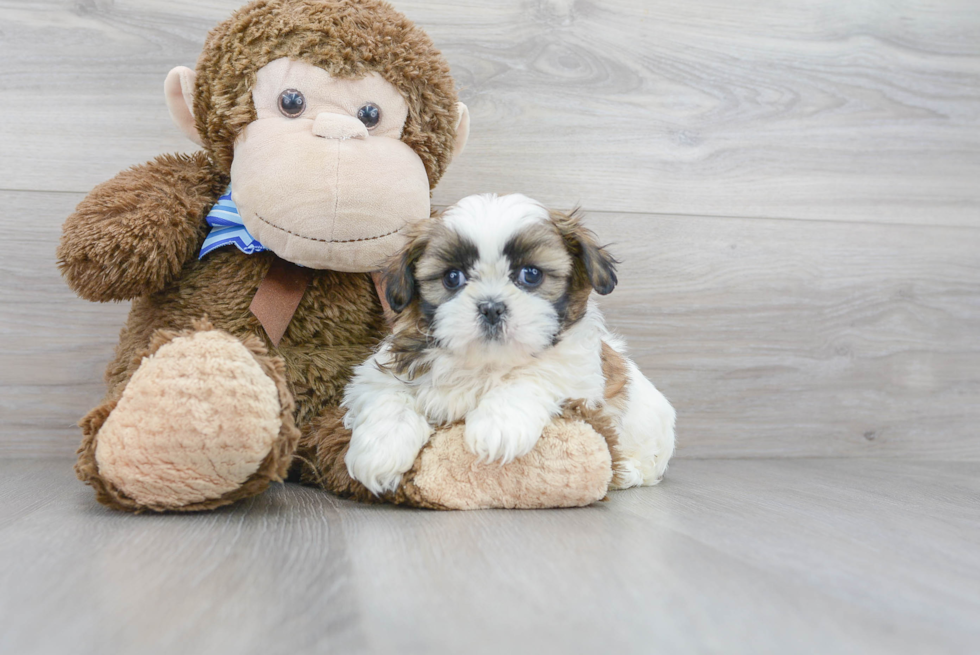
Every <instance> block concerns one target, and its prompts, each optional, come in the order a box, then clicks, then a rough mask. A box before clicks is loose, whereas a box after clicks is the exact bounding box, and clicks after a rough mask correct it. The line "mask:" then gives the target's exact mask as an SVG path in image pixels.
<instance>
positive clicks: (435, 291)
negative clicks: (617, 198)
mask: <svg viewBox="0 0 980 655" xmlns="http://www.w3.org/2000/svg"><path fill="white" fill-rule="evenodd" d="M615 264H616V262H615V260H614V259H613V258H612V257H611V256H609V254H608V253H606V251H605V250H604V249H603V248H601V247H600V246H598V244H597V243H596V241H595V235H594V234H592V233H591V232H590V231H588V230H586V229H585V228H584V227H583V226H582V224H581V222H580V219H579V217H578V215H577V213H576V212H573V213H572V214H571V215H566V214H561V213H558V212H549V211H548V210H547V209H545V208H544V207H542V206H541V205H540V204H538V203H536V202H534V201H533V200H531V199H529V198H527V197H525V196H522V195H516V194H515V195H509V196H503V197H497V196H494V195H481V196H470V197H468V198H464V199H463V200H461V201H460V202H459V203H458V204H457V205H455V206H453V207H451V208H449V209H447V210H446V211H445V212H444V213H443V215H442V216H441V217H437V218H433V219H432V220H431V221H428V222H426V223H424V224H423V225H420V226H419V227H418V228H417V229H416V231H415V233H414V234H412V235H411V236H410V242H409V243H408V245H407V246H406V247H405V249H404V250H403V251H402V253H401V254H400V255H399V256H398V257H397V258H396V259H395V260H394V261H393V263H392V265H391V266H390V267H389V269H388V270H387V272H386V288H387V296H388V302H389V304H390V305H391V307H392V309H393V310H395V311H396V312H398V313H399V318H398V320H397V321H396V323H395V330H394V332H395V337H394V343H393V349H392V350H393V354H394V355H395V359H396V362H397V361H401V362H402V363H404V364H405V366H408V367H410V366H411V365H413V364H418V361H417V359H418V357H420V356H421V353H422V352H424V351H425V350H427V349H431V348H433V347H435V348H442V349H447V350H450V351H453V352H457V353H463V354H466V355H467V356H468V357H478V358H479V357H482V358H485V359H486V360H487V361H488V363H490V362H491V361H500V359H501V358H505V357H508V356H510V357H513V356H520V355H525V356H526V355H534V354H535V353H538V352H540V351H541V350H543V349H545V348H548V347H550V346H552V345H554V344H555V343H557V341H558V340H559V339H560V338H561V334H562V332H564V330H566V329H567V328H568V327H570V326H571V325H573V324H574V323H575V322H576V321H578V320H579V319H580V318H581V317H582V316H583V314H584V313H585V309H586V303H587V301H588V296H589V293H590V292H591V291H592V289H595V290H596V291H598V292H599V293H602V294H605V293H610V292H611V291H612V290H613V288H614V287H615V285H616V281H617V280H616V273H615ZM399 355H401V356H399ZM399 368H404V367H402V366H399Z"/></svg>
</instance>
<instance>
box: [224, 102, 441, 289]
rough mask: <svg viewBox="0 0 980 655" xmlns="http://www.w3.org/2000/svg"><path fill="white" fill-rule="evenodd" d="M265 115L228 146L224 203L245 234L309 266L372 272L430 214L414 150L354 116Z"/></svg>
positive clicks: (426, 188) (425, 184)
mask: <svg viewBox="0 0 980 655" xmlns="http://www.w3.org/2000/svg"><path fill="white" fill-rule="evenodd" d="M310 123H311V121H309V120H289V119H286V118H267V119H262V120H256V121H253V122H252V123H250V124H249V125H248V126H247V127H246V128H245V130H244V131H243V132H242V134H241V135H240V136H239V138H238V140H237V141H236V142H235V157H234V160H233V162H232V166H231V181H232V197H233V200H234V202H235V204H236V205H238V210H239V212H240V213H241V217H242V221H243V222H244V224H245V227H246V228H247V229H248V231H249V232H250V233H251V234H252V235H253V236H254V237H255V238H256V239H258V240H259V241H260V242H261V243H262V244H263V245H264V246H265V247H267V248H268V249H270V250H272V251H273V252H274V253H276V254H277V255H279V256H280V257H282V258H283V259H285V260H287V261H290V262H293V263H295V264H299V265H300V266H307V267H310V268H319V269H331V270H337V271H346V272H368V271H374V270H377V269H378V268H379V267H380V266H381V263H382V262H383V261H384V260H385V259H386V258H387V257H389V256H391V255H392V254H394V253H395V252H397V251H398V249H399V248H400V247H401V246H402V245H403V243H404V237H403V233H404V231H405V229H406V228H407V227H408V226H409V225H410V224H411V223H413V222H415V221H419V220H423V219H426V218H428V217H429V213H430V205H429V180H428V177H427V175H426V172H425V166H424V165H423V164H422V160H421V159H420V158H419V156H418V155H417V154H415V151H414V150H412V149H411V148H410V147H409V146H407V145H405V144H404V143H402V142H401V141H400V140H398V139H395V138H391V137H384V136H370V135H369V133H368V131H367V128H365V127H364V125H363V124H362V123H361V122H360V121H358V120H357V119H356V118H354V117H352V116H345V115H343V114H336V113H321V114H318V115H317V116H316V118H315V119H314V120H313V121H312V129H311V126H310Z"/></svg>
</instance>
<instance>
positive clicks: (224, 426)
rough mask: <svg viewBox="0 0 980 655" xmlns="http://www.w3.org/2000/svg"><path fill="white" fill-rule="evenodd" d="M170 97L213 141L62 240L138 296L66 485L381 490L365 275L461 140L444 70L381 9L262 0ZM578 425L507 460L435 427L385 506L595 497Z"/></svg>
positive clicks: (184, 496) (592, 459)
mask: <svg viewBox="0 0 980 655" xmlns="http://www.w3.org/2000/svg"><path fill="white" fill-rule="evenodd" d="M164 86H165V94H166V100H167V104H168V107H169V109H170V112H171V115H172V117H173V119H174V121H175V123H176V124H177V126H178V127H179V128H180V129H181V130H183V132H184V133H185V134H186V135H187V136H188V137H189V138H190V139H192V140H193V141H195V142H196V143H198V144H199V145H201V146H202V148H203V150H201V151H199V152H197V153H195V154H193V155H190V156H184V155H164V156H161V157H158V158H157V159H155V160H153V161H151V162H149V163H147V164H143V165H140V166H136V167H134V168H132V169H130V170H127V171H125V172H123V173H120V174H119V175H118V176H116V177H115V178H113V179H112V180H109V181H108V182H105V183H103V184H101V185H99V186H98V187H96V188H95V189H94V190H93V191H92V192H91V193H90V194H89V195H88V197H86V198H85V199H84V200H83V201H82V202H81V204H80V205H79V206H78V208H77V209H76V211H75V213H74V214H72V215H71V216H70V217H69V218H68V219H67V221H66V222H65V225H64V233H63V236H62V239H61V243H60V245H59V248H58V258H59V261H58V264H59V267H60V269H61V271H62V274H63V275H64V277H65V279H66V280H67V282H68V284H69V286H70V287H71V288H72V289H73V290H74V291H75V292H76V293H78V294H79V295H80V296H81V297H83V298H85V299H88V300H92V301H98V302H107V301H118V300H131V301H132V308H131V311H130V314H129V318H128V320H127V323H126V326H125V327H124V328H123V330H122V333H121V335H120V340H119V345H118V346H117V348H116V354H115V358H114V359H113V361H112V363H111V364H110V365H109V367H108V370H107V371H106V382H107V387H108V390H107V393H106V397H105V399H104V400H103V402H102V404H100V405H99V406H98V407H96V408H95V409H93V410H92V411H91V412H89V413H88V415H86V416H85V417H84V418H83V419H82V420H81V422H80V425H81V427H82V431H83V435H84V437H83V442H82V445H81V447H80V449H79V458H78V463H77V464H76V467H75V470H76V472H77V474H78V476H79V478H80V479H81V480H83V481H84V482H86V483H87V484H89V485H91V486H92V487H93V488H94V489H95V491H96V496H97V498H98V500H99V502H101V503H104V504H106V505H108V506H110V507H113V508H116V509H122V510H130V511H145V510H155V511H174V510H177V511H190V510H205V509H210V508H214V507H218V506H221V505H225V504H228V503H231V502H234V501H236V500H239V499H241V498H246V497H249V496H252V495H255V494H258V493H261V492H262V491H263V490H265V489H266V488H267V487H268V485H269V483H270V482H271V481H278V480H282V479H283V478H284V477H286V476H287V474H291V477H293V478H294V479H297V480H301V481H303V482H306V483H309V484H316V485H320V486H322V487H323V488H325V489H327V490H329V491H331V492H333V493H336V494H339V495H341V496H345V497H352V498H356V499H359V500H362V501H374V500H379V499H377V498H375V497H374V496H372V495H371V494H370V493H369V492H367V490H365V489H364V488H363V487H362V486H361V485H360V484H358V483H357V482H356V481H354V480H352V479H351V478H350V476H349V475H348V474H347V470H346V468H345V465H344V454H345V452H346V448H347V444H348V441H349V438H350V435H349V433H348V432H347V431H346V430H345V429H344V428H343V421H342V414H341V411H340V410H339V409H338V404H339V402H340V400H341V398H342V396H343V390H344V386H345V384H346V383H347V381H348V379H349V377H350V374H351V370H352V368H353V367H354V366H355V365H357V364H359V363H360V362H362V361H364V360H365V359H366V358H367V357H368V356H369V355H370V354H371V352H372V349H373V348H374V347H375V346H376V345H377V343H378V342H379V341H380V339H381V338H382V337H383V336H384V335H385V334H386V331H387V330H388V324H387V322H386V317H385V308H384V304H383V302H382V300H381V299H380V295H379V288H378V286H377V285H376V283H375V280H376V279H378V278H377V276H372V272H373V271H376V270H378V269H379V268H380V266H381V264H382V262H383V260H384V259H385V258H386V257H388V256H390V255H392V254H393V253H394V252H395V251H397V250H398V248H399V247H400V246H401V245H402V243H403V240H404V237H403V232H404V231H405V228H406V227H407V226H409V225H410V224H411V223H413V222H415V221H419V220H423V219H426V218H427V217H428V216H429V214H430V207H429V199H430V191H431V189H432V187H434V186H435V184H436V183H437V182H438V181H439V178H440V177H441V176H442V174H443V173H444V172H445V170H446V168H447V166H448V165H449V163H450V160H451V159H452V158H453V156H454V155H456V154H458V153H459V152H460V151H461V150H462V149H463V146H464V144H465V142H466V137H467V134H468V129H469V119H468V114H467V111H466V107H465V106H464V105H462V104H461V103H458V102H457V98H456V92H455V89H454V85H453V81H452V79H451V77H450V75H449V66H448V65H447V63H446V62H445V60H444V59H443V57H442V56H441V55H440V53H439V52H438V51H437V50H436V49H435V48H434V47H433V45H432V43H431V41H430V40H429V38H428V37H427V36H426V35H425V34H424V33H423V32H422V31H421V30H420V29H418V28H417V27H415V26H414V25H413V24H412V23H411V22H410V21H409V20H407V19H406V18H405V17H404V16H402V15H401V14H399V13H398V12H396V11H395V10H394V9H392V8H391V7H390V6H389V5H387V4H386V3H384V2H381V1H379V0H356V1H355V0H258V1H256V2H252V3H251V4H249V5H247V6H245V7H243V8H242V9H240V10H239V11H237V12H236V13H235V14H234V15H233V16H232V17H231V18H230V19H228V20H227V21H225V22H224V23H222V24H221V25H219V26H218V27H217V28H216V29H215V30H214V31H212V32H211V34H210V35H209V36H208V38H207V41H206V43H205V45H204V51H203V53H202V54H201V57H200V59H199V60H198V63H197V70H196V72H195V71H192V70H190V69H188V68H183V67H180V68H176V69H174V70H173V71H171V72H170V74H169V75H168V77H167V79H166V82H165V85H164ZM590 418H591V417H590V416H588V411H587V410H585V409H583V408H582V407H580V406H575V405H574V404H573V405H572V406H570V407H569V409H568V410H567V411H566V415H565V416H563V417H560V418H558V419H556V420H555V421H554V423H553V424H552V425H551V426H549V427H548V428H547V430H546V431H545V434H544V435H543V437H542V439H541V441H540V443H539V446H538V447H537V448H536V449H535V450H534V451H533V452H532V453H530V454H529V455H527V456H526V457H524V458H522V459H520V460H518V461H515V462H512V463H511V464H509V465H507V466H504V467H500V466H497V465H480V464H478V463H477V462H476V461H475V460H476V457H475V456H474V455H471V454H470V453H469V452H468V451H466V449H465V447H464V446H463V440H462V429H461V426H450V427H448V428H445V429H442V430H440V431H438V432H437V433H436V435H435V437H434V438H433V440H432V442H431V443H430V445H429V446H427V447H426V448H425V449H424V450H423V452H422V454H421V455H420V456H419V458H418V459H417V460H416V463H415V465H414V466H413V468H412V469H411V470H410V471H408V472H406V474H405V476H404V478H403V482H402V485H401V487H400V488H399V489H398V490H396V491H395V492H394V493H391V494H389V495H387V496H386V497H384V498H382V499H380V500H385V501H388V502H397V503H405V504H410V505H415V506H421V507H433V508H475V507H550V506H572V505H584V504H588V503H590V502H593V501H594V500H597V499H599V498H602V497H603V496H604V495H605V492H606V489H607V487H608V485H609V482H610V479H611V476H612V461H611V456H610V447H609V444H608V443H607V441H606V438H605V437H603V436H602V435H603V434H606V435H607V436H608V434H609V431H608V430H607V429H604V427H603V426H602V425H601V423H600V422H598V421H594V420H593V421H592V423H588V422H587V421H588V420H589V419H590Z"/></svg>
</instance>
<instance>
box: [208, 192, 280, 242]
mask: <svg viewBox="0 0 980 655" xmlns="http://www.w3.org/2000/svg"><path fill="white" fill-rule="evenodd" d="M205 220H207V222H208V225H210V226H211V232H210V233H209V234H208V237H207V238H206V239H205V240H204V245H203V246H201V254H200V255H198V259H204V255H206V254H208V253H209V252H211V251H212V250H214V249H215V248H220V247H222V246H227V245H228V244H230V243H233V244H235V245H236V246H237V247H238V249H239V250H241V251H242V252H243V253H245V254H246V255H251V254H252V253H256V252H262V251H263V250H266V247H265V246H263V245H262V244H261V243H259V242H258V241H257V240H256V239H255V237H253V236H252V235H251V234H249V233H248V230H247V229H246V228H245V224H244V223H243V222H242V217H241V216H240V215H239V213H238V206H237V205H235V201H234V200H232V199H231V185H228V190H227V191H225V195H223V196H221V197H220V198H218V202H217V203H215V205H214V207H212V208H211V211H210V212H208V216H207V219H205Z"/></svg>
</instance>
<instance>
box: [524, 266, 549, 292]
mask: <svg viewBox="0 0 980 655" xmlns="http://www.w3.org/2000/svg"><path fill="white" fill-rule="evenodd" d="M543 279H544V273H542V272H541V271H540V270H538V269H537V268H535V267H534V266H525V267H524V268H522V269H521V272H520V273H518V274H517V283H518V284H520V285H521V286H525V287H536V286H538V285H539V284H541V280H543Z"/></svg>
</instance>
